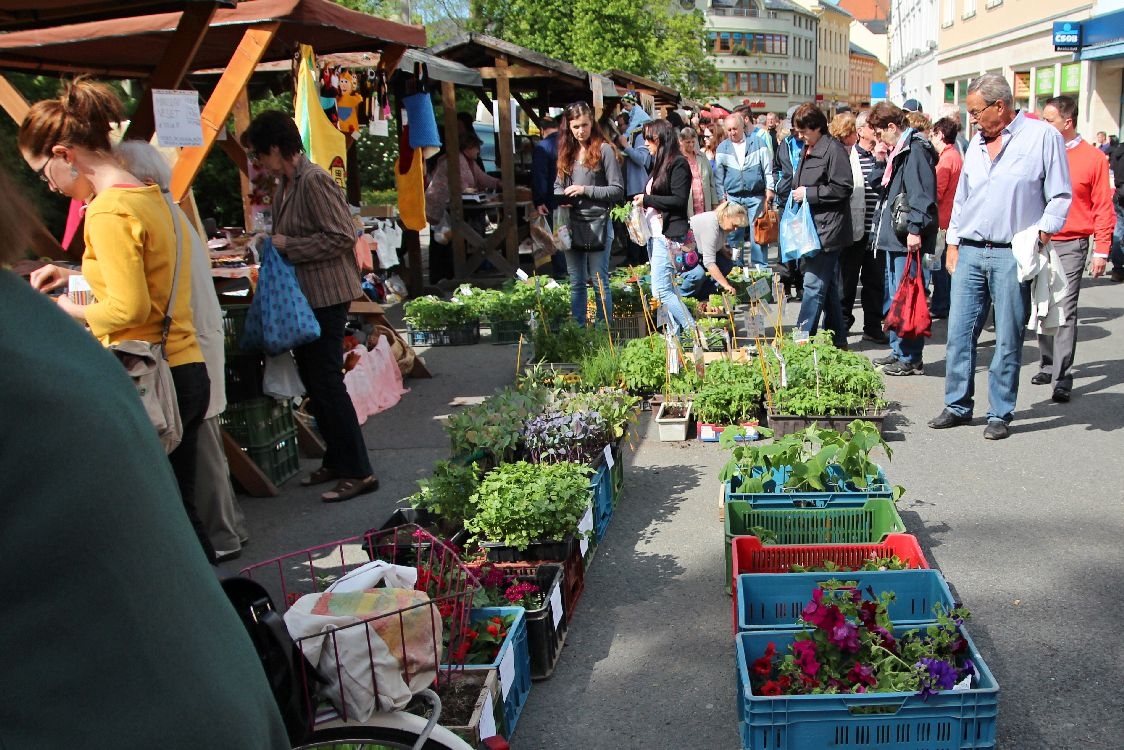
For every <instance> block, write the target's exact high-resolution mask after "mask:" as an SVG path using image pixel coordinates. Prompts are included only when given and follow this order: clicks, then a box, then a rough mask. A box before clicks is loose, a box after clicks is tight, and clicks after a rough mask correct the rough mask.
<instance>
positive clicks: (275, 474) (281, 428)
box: [219, 305, 300, 485]
mask: <svg viewBox="0 0 1124 750" xmlns="http://www.w3.org/2000/svg"><path fill="white" fill-rule="evenodd" d="M249 309H250V306H249V305H225V306H223V321H222V322H223V338H224V340H225V344H226V346H225V348H226V401H227V404H226V411H225V412H223V413H222V415H221V416H220V417H219V422H220V424H221V425H222V427H223V429H224V430H226V432H227V434H229V435H230V437H232V438H233V439H234V440H235V442H237V443H238V445H240V446H241V447H242V450H244V451H245V452H246V453H247V454H248V455H249V457H250V460H252V461H253V462H254V463H255V464H257V465H258V468H260V469H261V470H262V473H263V474H265V476H266V477H267V478H268V479H269V481H271V482H273V484H275V485H280V484H282V483H284V482H285V481H287V480H289V479H291V478H292V477H293V476H295V475H296V474H297V473H298V472H299V471H300V454H299V453H298V451H297V425H296V422H295V421H294V420H293V411H292V408H291V406H290V404H289V402H287V401H278V400H276V399H273V398H270V397H268V396H264V395H263V394H262V378H263V377H264V375H265V367H264V363H263V360H262V356H261V355H260V354H245V353H243V352H242V350H241V349H239V348H238V340H239V338H240V337H241V336H242V329H243V327H244V326H245V321H246V313H247V311H249Z"/></svg>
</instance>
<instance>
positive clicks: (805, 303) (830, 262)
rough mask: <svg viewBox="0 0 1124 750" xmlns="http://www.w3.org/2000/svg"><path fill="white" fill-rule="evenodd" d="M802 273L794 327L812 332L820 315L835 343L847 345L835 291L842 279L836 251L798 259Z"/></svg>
mask: <svg viewBox="0 0 1124 750" xmlns="http://www.w3.org/2000/svg"><path fill="white" fill-rule="evenodd" d="M800 267H801V270H802V271H803V273H804V298H803V299H802V300H801V301H800V312H799V313H798V314H797V316H796V327H797V328H798V329H800V330H801V331H807V332H808V334H809V335H813V334H815V333H816V331H818V330H819V327H820V314H821V313H822V314H823V318H824V321H823V322H824V327H825V328H827V329H828V330H829V331H831V332H832V333H833V334H834V335H833V337H832V338H833V340H834V342H835V345H836V346H838V347H840V348H843V347H844V346H846V344H847V326H846V325H845V324H844V323H843V308H842V306H841V305H840V302H839V297H840V295H839V291H840V289H842V288H843V281H842V279H841V278H840V276H839V251H838V250H836V251H834V252H819V253H816V254H815V255H813V256H812V257H811V258H804V259H802V260H801V261H800Z"/></svg>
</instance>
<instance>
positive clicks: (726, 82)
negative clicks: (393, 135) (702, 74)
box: [698, 0, 819, 113]
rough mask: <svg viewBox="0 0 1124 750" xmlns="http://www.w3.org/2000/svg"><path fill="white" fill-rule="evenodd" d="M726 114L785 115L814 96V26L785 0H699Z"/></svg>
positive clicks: (800, 9)
mask: <svg viewBox="0 0 1124 750" xmlns="http://www.w3.org/2000/svg"><path fill="white" fill-rule="evenodd" d="M698 7H699V8H700V9H702V10H703V12H704V13H706V21H707V26H708V28H709V30H710V32H709V39H710V54H711V59H712V60H713V61H714V65H715V67H716V68H717V69H718V73H719V75H720V76H721V83H720V86H719V91H718V101H719V103H720V104H722V106H724V107H726V108H727V109H732V108H734V107H736V106H738V105H740V104H749V106H750V107H751V108H752V109H753V110H754V111H755V112H766V111H769V112H780V113H784V112H785V111H786V110H788V108H789V107H791V106H793V105H795V104H799V103H800V102H804V101H808V100H810V99H812V98H813V96H814V95H815V92H816V55H817V49H816V44H817V36H816V34H817V30H818V25H819V24H818V21H817V18H816V16H815V14H814V13H812V12H811V11H809V10H807V9H806V8H804V7H802V6H800V5H797V4H796V3H793V2H789V0H700V1H699V4H698Z"/></svg>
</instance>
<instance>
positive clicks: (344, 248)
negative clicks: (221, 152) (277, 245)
mask: <svg viewBox="0 0 1124 750" xmlns="http://www.w3.org/2000/svg"><path fill="white" fill-rule="evenodd" d="M273 232H274V234H279V235H281V236H283V237H285V249H284V250H280V249H279V250H278V252H279V253H281V254H282V255H283V256H284V257H285V258H287V259H288V260H289V261H290V262H291V263H292V264H293V265H294V266H295V267H296V271H297V281H299V282H300V285H301V291H303V292H304V296H305V297H307V298H308V304H310V305H311V306H312V307H313V308H319V307H330V306H332V305H338V304H341V303H344V302H350V301H351V300H353V299H356V298H358V297H362V296H363V289H362V288H361V287H360V286H359V267H358V265H357V264H356V262H355V238H356V233H355V229H354V224H352V221H351V212H350V211H349V210H348V207H347V200H346V199H345V198H344V194H343V190H341V189H340V186H339V185H337V184H336V182H335V180H333V179H332V176H331V175H330V174H328V172H327V171H325V170H324V169H323V168H321V167H319V166H317V165H315V164H313V163H312V162H310V161H309V160H308V157H306V156H304V155H303V154H302V155H301V157H300V159H299V160H298V161H297V166H296V172H295V173H294V174H293V179H292V180H291V181H290V180H288V179H287V178H286V177H284V176H282V177H281V182H280V184H279V185H278V186H277V193H276V194H275V195H274V198H273Z"/></svg>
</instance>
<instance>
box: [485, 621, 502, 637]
mask: <svg viewBox="0 0 1124 750" xmlns="http://www.w3.org/2000/svg"><path fill="white" fill-rule="evenodd" d="M499 634H500V629H499V627H498V626H497V625H496V624H495V623H494V622H493V623H489V624H488V635H499Z"/></svg>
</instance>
